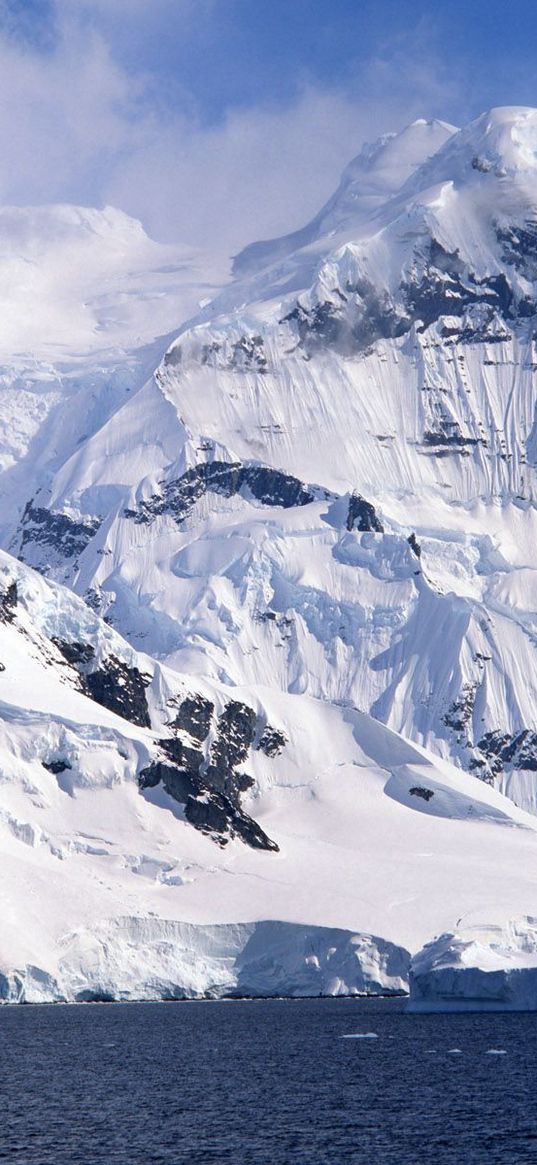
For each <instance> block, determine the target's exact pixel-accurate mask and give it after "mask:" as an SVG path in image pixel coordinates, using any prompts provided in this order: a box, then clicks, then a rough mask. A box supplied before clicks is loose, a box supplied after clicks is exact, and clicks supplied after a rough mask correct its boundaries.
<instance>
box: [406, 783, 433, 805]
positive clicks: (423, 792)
mask: <svg viewBox="0 0 537 1165" xmlns="http://www.w3.org/2000/svg"><path fill="white" fill-rule="evenodd" d="M409 792H410V793H411V794H412V796H413V797H421V799H422V801H430V800H431V797H434V790H433V789H425V788H424V787H423V785H413V786H412V788H411V789H410V790H409Z"/></svg>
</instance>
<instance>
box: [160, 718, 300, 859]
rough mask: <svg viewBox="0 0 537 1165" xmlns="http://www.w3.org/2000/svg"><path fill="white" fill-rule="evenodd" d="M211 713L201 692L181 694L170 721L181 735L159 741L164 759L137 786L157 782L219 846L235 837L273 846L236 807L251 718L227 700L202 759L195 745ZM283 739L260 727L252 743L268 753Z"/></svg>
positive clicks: (245, 784)
mask: <svg viewBox="0 0 537 1165" xmlns="http://www.w3.org/2000/svg"><path fill="white" fill-rule="evenodd" d="M213 713H214V707H213V705H212V704H211V702H210V700H207V699H205V698H204V697H203V696H201V695H192V696H187V697H186V699H185V700H184V701H183V702H182V704H181V706H180V708H179V710H178V712H177V715H176V717H175V720H174V721H172V724H171V725H170V727H171V728H173V729H174V730H175V731H176V732H179V733H181V735H180V736H178V735H174V736H172V737H168V738H166V739H164V740H161V741H160V747H161V749H162V752H164V754H165V756H166V758H167V759H166V761H165V762H163V761H155V762H153V763H152V764H151V765H149V766H148V767H147V768H146V769H143V770H142V772H141V773H140V775H139V785H140V788H141V789H142V790H143V789H149V788H155V787H156V786H157V785H159V784H161V785H162V786H163V788H164V789H165V790H166V792H167V793H168V794H169V796H170V797H173V799H174V800H175V801H177V802H178V803H179V804H180V805H184V806H185V817H186V819H187V821H189V822H190V823H191V825H194V826H195V828H196V829H201V830H202V831H203V832H205V833H209V834H210V835H211V836H213V837H214V838H215V840H217V841H218V842H219V843H220V844H221V845H225V844H226V843H227V841H228V839H229V838H230V837H234V836H238V837H240V838H242V840H243V841H245V842H246V844H247V845H251V846H253V847H254V848H257V849H267V850H277V849H278V846H277V845H276V843H275V842H273V841H271V839H270V838H269V837H267V835H266V834H265V833H264V831H263V830H262V829H261V827H260V826H259V825H258V824H257V822H255V821H254V820H253V819H252V818H251V817H249V816H248V814H247V813H245V812H244V810H243V808H242V806H241V795H242V793H244V792H246V790H247V789H249V788H251V786H252V785H253V781H252V778H251V777H249V776H248V774H247V773H244V772H241V771H239V766H240V765H242V764H243V763H244V761H245V760H246V759H247V756H248V753H249V751H250V748H251V747H252V745H253V743H254V740H255V737H256V733H257V731H258V725H257V716H256V714H255V712H254V711H253V709H252V708H249V707H248V706H247V705H246V704H242V703H241V702H239V701H238V700H230V702H229V703H228V704H226V706H225V708H224V710H223V712H222V713H221V715H220V716H219V718H218V721H217V723H216V726H215V734H214V740H213V742H212V745H211V748H210V751H209V757H208V763H207V761H206V760H205V753H204V751H203V749H202V747H201V745H202V744H203V742H204V741H206V740H207V738H208V736H209V732H210V730H211V726H212V722H213ZM286 743H287V741H286V737H285V735H284V733H283V732H281V731H279V730H278V729H274V728H271V727H270V726H269V725H266V726H265V728H264V729H263V731H262V733H261V736H260V738H259V742H258V745H257V747H258V748H260V749H262V751H264V752H265V753H266V755H267V756H270V757H274V756H277V755H278V753H279V752H281V750H282V748H283V747H284V745H285V744H286Z"/></svg>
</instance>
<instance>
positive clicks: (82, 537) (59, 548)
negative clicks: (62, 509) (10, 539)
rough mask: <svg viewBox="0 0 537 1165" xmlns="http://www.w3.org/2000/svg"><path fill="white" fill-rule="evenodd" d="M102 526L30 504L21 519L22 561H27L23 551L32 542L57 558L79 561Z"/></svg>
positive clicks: (98, 522) (97, 520)
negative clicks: (77, 559)
mask: <svg viewBox="0 0 537 1165" xmlns="http://www.w3.org/2000/svg"><path fill="white" fill-rule="evenodd" d="M100 525H101V523H100V520H99V519H97V518H95V519H93V520H92V519H91V518H86V519H85V520H84V521H75V520H74V519H73V518H70V517H69V515H68V514H61V513H54V512H53V511H52V510H47V509H45V508H44V507H42V506H34V505H33V504H32V502H28V505H27V506H26V509H25V511H24V514H23V518H22V536H21V553H20V558H21V560H22V561H24V549H25V547H27V546H29V545H30V544H31V543H37V544H39V545H40V546H45V547H46V548H47V550H48V551H51V550H52V551H53V552H54V557H55V559H59V560H62V559H67V558H76V557H77V556H78V555H79V554H82V551H83V550H85V549H86V546H87V545H88V543H89V542H91V539H92V538H93V537H94V535H95V534H96V533H97V530H98V529H99V526H100Z"/></svg>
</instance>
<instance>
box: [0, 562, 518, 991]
mask: <svg viewBox="0 0 537 1165" xmlns="http://www.w3.org/2000/svg"><path fill="white" fill-rule="evenodd" d="M0 571H1V582H2V596H3V597H2V619H1V620H0V658H1V659H2V661H5V665H4V666H5V670H4V671H2V672H1V673H0V700H1V713H2V728H1V737H2V739H1V743H0V756H1V767H0V781H1V789H2V795H1V807H0V838H1V842H0V844H1V850H2V880H1V887H0V901H1V910H2V939H1V945H0V971H1V975H0V990H1V993H2V995H3V997H4V998H7V999H10V1000H15V999H26V1000H38V999H41V1000H48V999H86V998H107V997H112V998H139V997H155V996H181V995H192V994H198V995H200V994H205V993H209V994H221V993H226V994H229V993H240V992H241V991H242V992H243V993H245V992H246V993H248V994H250V993H254V994H255V993H261V994H267V993H268V994H274V993H291V994H301V993H305V994H317V993H319V992H320V991H323V992H326V993H339V992H343V991H344V992H347V991H349V992H356V991H378V990H385V991H386V990H388V991H401V990H404V989H405V988H406V986H407V982H408V964H409V954H408V952H409V951H415V950H417V949H418V948H419V947H420V946H421V945H422V943H423V942H425V941H426V940H427V939H429V938H430V937H431V936H432V935H433V934H434V933H435V932H436V930H438V929H439V928H440V929H442V930H447V929H449V928H450V927H451V928H453V927H454V926H455V923H456V921H457V919H458V917H459V915H460V914H461V913H466V912H470V913H471V912H472V911H476V910H480V911H482V912H484V913H485V914H486V916H487V917H488V918H489V919H491V920H493V921H496V920H497V922H498V924H500V923H501V922H502V921H503V919H504V918H505V917H509V915H510V914H512V913H513V912H514V911H515V910H519V909H524V910H527V911H529V910H530V909H531V901H532V898H533V897H534V894H535V881H536V880H537V827H536V826H535V820H534V818H533V817H531V816H529V815H527V814H525V813H523V812H522V811H521V810H518V809H516V808H515V807H514V806H513V804H512V803H511V802H509V801H508V800H507V799H506V798H504V797H502V796H501V795H500V794H498V793H497V792H495V791H494V790H493V789H491V788H489V787H488V786H487V785H485V784H483V783H482V782H479V781H477V780H476V779H475V778H473V777H468V776H466V775H465V774H463V773H460V772H458V771H457V770H456V769H455V768H453V766H451V765H450V764H448V763H447V762H443V761H439V760H435V759H434V758H433V757H432V756H431V755H430V754H427V753H425V752H424V751H423V750H422V749H420V748H419V747H418V746H416V745H413V744H410V743H409V742H407V741H405V740H403V739H402V738H401V737H399V736H397V735H395V734H394V733H393V732H391V731H390V730H389V729H386V728H385V727H384V726H383V725H381V724H380V723H378V722H376V721H375V720H373V719H371V717H369V716H367V715H365V714H363V713H360V712H357V711H356V710H354V709H351V708H342V707H339V706H337V705H335V704H330V703H328V702H326V701H325V702H321V701H317V700H314V699H312V698H311V697H309V696H293V695H289V694H287V693H278V692H276V691H275V690H274V689H267V688H266V687H255V686H252V687H249V688H248V689H247V690H244V689H236V688H234V689H233V698H234V700H235V701H237V700H244V703H245V704H246V702H248V706H249V707H250V708H251V709H252V712H253V714H254V716H255V718H256V721H257V734H258V735H257V738H255V739H254V742H253V746H252V747H251V748H250V749H249V750H248V755H247V757H245V758H244V762H243V763H246V765H247V770H248V773H249V774H251V776H252V778H253V783H252V784H251V785H249V786H248V787H247V788H246V789H245V790H244V791H243V793H242V794H241V797H240V798H239V799H238V800H237V804H239V803H240V808H241V812H244V813H246V814H247V815H248V816H247V818H246V820H248V821H255V823H256V825H258V827H260V828H261V830H262V834H263V836H264V837H265V838H270V839H271V842H272V843H273V846H274V845H275V846H277V847H278V848H277V849H275V848H272V849H268V848H267V847H264V846H263V844H262V843H261V844H258V845H257V846H255V845H254V846H253V845H252V841H251V834H247V835H244V836H241V834H240V833H238V832H237V831H236V829H235V827H234V825H233V823H232V825H231V826H230V827H228V826H227V825H226V827H225V828H224V829H220V830H219V829H215V828H212V827H211V825H210V824H209V825H208V826H207V828H204V827H203V826H201V828H200V827H199V826H198V828H193V823H192V822H193V821H194V820H195V819H194V818H192V816H190V817H189V816H188V806H187V807H186V811H185V803H184V802H185V798H184V796H183V795H182V793H181V792H180V790H179V791H178V790H177V788H176V787H175V786H173V785H168V788H171V790H172V793H170V792H168V791H167V789H166V787H165V785H164V783H163V781H162V780H159V781H158V782H157V783H155V784H153V783H152V782H149V783H148V782H147V779H146V778H147V773H148V770H149V766H150V765H151V764H155V763H158V762H159V761H160V763H161V764H162V762H164V763H166V762H167V760H169V756H167V754H166V753H165V752H164V751H163V744H164V745H165V743H166V741H167V742H168V744H169V742H170V740H174V742H175V746H176V751H175V753H174V758H175V763H174V765H173V766H172V769H171V770H170V769H168V770H166V772H167V773H168V777H169V773H170V771H173V772H174V773H175V775H176V778H177V775H178V773H179V772H183V774H184V773H185V769H186V767H187V766H186V762H185V757H184V756H183V757H182V759H180V757H179V753H178V752H177V748H178V745H179V744H180V742H181V741H182V742H183V743H184V742H185V741H187V743H189V744H191V743H192V737H190V736H189V734H188V733H187V732H185V730H184V728H183V729H177V728H176V727H174V725H176V720H177V717H176V713H177V709H178V708H179V711H180V709H181V708H184V704H183V701H184V699H185V695H186V696H187V697H188V696H190V697H191V698H192V697H193V696H194V697H196V696H197V697H199V696H200V694H201V695H202V696H203V697H205V698H206V699H207V698H210V699H211V701H212V703H213V705H214V711H215V713H218V712H219V711H220V714H221V710H222V709H224V710H225V707H226V701H228V700H229V690H228V689H226V688H219V687H217V686H215V685H210V684H208V683H207V682H204V683H200V681H199V680H194V679H190V678H189V677H185V676H183V677H181V678H179V677H178V676H177V674H176V673H174V672H173V671H171V670H169V669H168V668H165V667H162V666H161V665H158V664H155V663H154V662H153V661H152V660H150V659H149V658H148V657H140V656H138V655H136V654H135V653H133V652H132V649H131V648H129V646H128V645H127V644H126V643H125V642H124V641H122V640H121V639H120V638H119V637H118V636H117V634H116V633H115V632H114V631H113V630H112V629H111V628H109V627H107V626H106V625H105V624H103V623H102V622H101V621H100V620H99V619H98V618H97V617H96V616H95V615H93V614H92V613H91V612H90V611H88V609H87V607H85V605H84V604H83V603H82V602H81V601H80V600H79V599H77V598H75V597H74V596H72V595H70V593H69V592H68V591H66V590H64V589H63V588H60V587H58V586H57V585H50V584H48V583H47V582H45V581H44V580H43V579H41V578H40V577H39V576H38V575H36V574H34V572H32V571H30V570H29V569H28V568H27V567H22V566H21V565H20V564H17V563H16V562H15V561H14V560H13V559H10V558H9V556H6V555H4V556H3V557H2V560H1V562H0ZM14 586H15V587H16V597H15V592H14V590H13V587H14ZM66 644H71V646H73V645H77V646H78V657H79V658H80V656H81V654H82V653H81V650H80V649H81V647H85V648H86V655H87V650H88V648H93V651H94V653H95V659H96V661H97V663H98V665H99V667H100V669H101V670H103V669H105V668H106V667H107V666H108V667H109V668H110V670H111V664H110V661H111V660H112V661H115V664H116V666H117V663H118V661H120V662H123V663H124V665H125V671H124V672H123V674H122V676H121V677H120V680H121V681H122V682H121V683H120V689H121V687H123V691H124V690H125V685H128V681H129V674H131V675H132V673H133V669H134V668H137V669H138V673H139V674H142V675H144V676H145V692H146V697H147V709H148V713H149V715H148V717H147V720H148V723H143V720H144V716H143V715H140V707H141V705H140V703H139V702H138V703H137V704H136V705H135V706H133V705H132V703H131V704H129V702H128V701H127V703H126V704H125V705H124V706H123V707H121V709H120V711H121V712H123V713H124V714H120V713H119V711H118V710H117V708H118V703H117V691H114V689H113V687H111V686H110V685H109V687H108V689H107V688H106V687H105V686H103V685H102V686H101V687H100V688H99V689H96V688H95V687H94V688H90V690H89V691H88V689H87V688H86V687H85V685H81V683H80V673H79V672H77V670H76V667H75V666H74V665H73V664H69V663H68V660H67V655H68V654H69V653H68V652H66V646H65V645H66ZM60 645H62V646H60ZM70 658H71V659H73V658H74V652H73V651H71V655H70ZM127 669H130V673H129V670H127ZM92 694H93V695H95V694H97V696H98V698H99V701H102V700H103V699H104V700H105V703H104V704H103V703H102V702H98V701H97V699H95V698H92ZM120 698H121V697H120ZM114 708H115V709H116V710H114ZM129 716H130V719H129ZM136 721H138V722H136ZM183 723H184V721H183ZM220 723H221V721H220ZM267 724H270V726H271V727H272V730H273V731H278V732H279V733H280V738H279V741H278V749H277V750H271V749H268V750H266V749H263V747H261V745H260V741H261V739H262V733H263V731H266V726H267ZM217 731H218V726H217V724H216V720H215V717H214V716H212V717H211V726H210V730H209V733H208V737H207V742H206V747H207V759H209V755H210V756H213V757H214V749H215V738H216V734H217ZM188 761H189V763H191V758H190V754H189V757H188ZM227 761H228V767H229V761H230V758H229V756H228V758H227ZM240 769H241V771H244V770H243V768H242V763H241V764H240ZM144 774H145V775H146V776H145V777H144ZM157 775H158V774H157ZM209 789H210V781H209V777H208V776H207V785H206V787H205V789H204V790H203V791H202V793H201V801H204V800H205V801H207V800H208V799H210V792H209ZM172 794H173V795H172ZM181 797H182V800H181ZM257 836H258V838H259V835H257ZM424 879H425V880H426V883H427V893H426V895H424V893H423V884H424ZM267 920H278V921H277V922H276V921H272V922H269V921H267ZM215 923H218V924H219V925H218V926H216V927H215V925H214V924H215ZM375 936H380V937H375Z"/></svg>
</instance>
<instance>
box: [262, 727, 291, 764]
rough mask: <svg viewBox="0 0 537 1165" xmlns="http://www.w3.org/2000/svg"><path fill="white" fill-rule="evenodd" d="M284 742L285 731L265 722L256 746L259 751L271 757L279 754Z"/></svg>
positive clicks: (284, 744)
mask: <svg viewBox="0 0 537 1165" xmlns="http://www.w3.org/2000/svg"><path fill="white" fill-rule="evenodd" d="M286 744H287V737H286V735H285V732H282V731H281V729H280V728H272V727H271V725H270V724H266V725H265V727H264V729H263V731H262V733H261V736H260V737H259V740H258V742H257V748H258V749H259V751H260V752H264V754H265V756H269V757H273V756H279V754H280V753H281V752H282V751H283V749H284V748H285V746H286Z"/></svg>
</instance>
